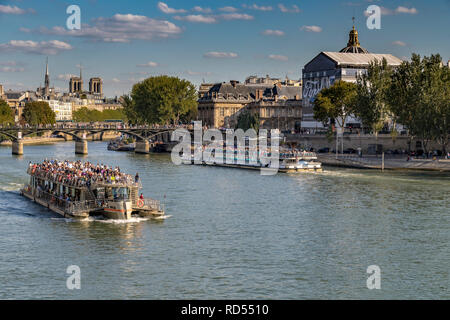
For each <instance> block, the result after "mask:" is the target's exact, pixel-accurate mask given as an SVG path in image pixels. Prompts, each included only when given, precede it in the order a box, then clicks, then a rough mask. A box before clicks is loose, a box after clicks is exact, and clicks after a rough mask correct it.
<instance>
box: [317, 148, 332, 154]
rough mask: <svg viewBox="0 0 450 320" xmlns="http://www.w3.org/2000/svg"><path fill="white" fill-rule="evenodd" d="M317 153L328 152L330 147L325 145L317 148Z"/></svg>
mask: <svg viewBox="0 0 450 320" xmlns="http://www.w3.org/2000/svg"><path fill="white" fill-rule="evenodd" d="M317 152H318V153H328V152H330V148H328V147H325V148H321V149H319V150H317Z"/></svg>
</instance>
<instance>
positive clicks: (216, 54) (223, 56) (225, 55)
mask: <svg viewBox="0 0 450 320" xmlns="http://www.w3.org/2000/svg"><path fill="white" fill-rule="evenodd" d="M203 57H205V58H214V59H234V58H237V57H238V55H237V53H234V52H217V51H210V52H206V53H205V54H203Z"/></svg>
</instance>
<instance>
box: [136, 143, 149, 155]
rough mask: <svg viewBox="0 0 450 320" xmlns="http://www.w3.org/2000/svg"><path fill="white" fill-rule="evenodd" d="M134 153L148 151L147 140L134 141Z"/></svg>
mask: <svg viewBox="0 0 450 320" xmlns="http://www.w3.org/2000/svg"><path fill="white" fill-rule="evenodd" d="M134 152H135V153H150V143H149V142H148V140H142V141H136V148H135V149H134Z"/></svg>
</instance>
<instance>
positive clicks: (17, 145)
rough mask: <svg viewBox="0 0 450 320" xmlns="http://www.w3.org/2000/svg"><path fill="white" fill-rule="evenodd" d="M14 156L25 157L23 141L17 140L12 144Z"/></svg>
mask: <svg viewBox="0 0 450 320" xmlns="http://www.w3.org/2000/svg"><path fill="white" fill-rule="evenodd" d="M12 154H15V155H18V156H21V155H23V140H22V139H17V140H15V141H13V142H12Z"/></svg>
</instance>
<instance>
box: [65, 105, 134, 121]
mask: <svg viewBox="0 0 450 320" xmlns="http://www.w3.org/2000/svg"><path fill="white" fill-rule="evenodd" d="M72 118H73V120H75V121H77V122H97V121H105V120H123V121H127V116H126V115H125V112H124V110H123V109H115V110H114V109H106V110H103V111H99V110H95V109H93V110H92V109H88V108H86V107H83V108H80V109H78V110H77V111H74V112H72Z"/></svg>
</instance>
